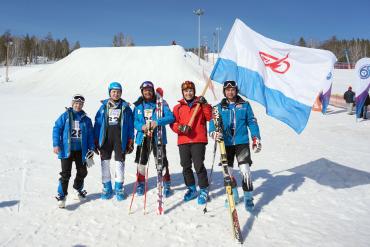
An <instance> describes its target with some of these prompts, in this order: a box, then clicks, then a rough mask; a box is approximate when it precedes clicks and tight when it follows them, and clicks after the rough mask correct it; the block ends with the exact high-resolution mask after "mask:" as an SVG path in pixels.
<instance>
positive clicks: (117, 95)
mask: <svg viewBox="0 0 370 247" xmlns="http://www.w3.org/2000/svg"><path fill="white" fill-rule="evenodd" d="M108 94H109V97H110V98H109V99H106V100H104V101H102V106H101V107H100V109H99V110H98V112H97V113H96V116H95V125H94V132H95V143H97V144H96V145H97V148H98V150H96V151H97V152H99V151H100V158H101V171H102V182H103V191H102V194H101V198H102V199H103V200H107V199H110V198H111V197H112V196H113V189H112V182H111V173H110V160H111V157H112V152H113V151H114V160H115V165H116V167H115V168H116V169H115V186H114V190H115V194H116V199H117V200H118V201H122V200H124V199H125V198H126V195H125V193H124V188H123V182H124V173H125V157H126V154H129V153H132V151H133V150H134V120H133V113H132V110H131V108H130V105H129V103H127V102H126V101H124V100H123V99H121V95H122V86H121V84H120V83H118V82H112V83H110V85H109V87H108Z"/></svg>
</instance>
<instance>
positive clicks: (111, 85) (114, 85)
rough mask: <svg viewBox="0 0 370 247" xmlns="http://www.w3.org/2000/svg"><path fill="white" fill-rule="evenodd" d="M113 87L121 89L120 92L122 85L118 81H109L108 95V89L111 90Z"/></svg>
mask: <svg viewBox="0 0 370 247" xmlns="http://www.w3.org/2000/svg"><path fill="white" fill-rule="evenodd" d="M113 89H115V90H121V92H122V86H121V84H120V83H119V82H111V83H110V84H109V87H108V94H109V96H110V91H111V90H113Z"/></svg>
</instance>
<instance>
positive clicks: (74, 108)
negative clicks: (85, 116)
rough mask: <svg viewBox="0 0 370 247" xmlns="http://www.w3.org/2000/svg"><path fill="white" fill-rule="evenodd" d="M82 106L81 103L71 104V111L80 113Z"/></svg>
mask: <svg viewBox="0 0 370 247" xmlns="http://www.w3.org/2000/svg"><path fill="white" fill-rule="evenodd" d="M83 106H84V103H82V102H73V104H72V109H73V110H74V111H75V112H80V111H81V110H82V107H83Z"/></svg>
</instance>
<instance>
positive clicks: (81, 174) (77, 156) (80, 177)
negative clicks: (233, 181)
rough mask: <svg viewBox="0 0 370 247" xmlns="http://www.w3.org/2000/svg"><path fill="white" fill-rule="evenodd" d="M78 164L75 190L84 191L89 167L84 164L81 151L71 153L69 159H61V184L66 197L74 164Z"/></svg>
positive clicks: (74, 184)
mask: <svg viewBox="0 0 370 247" xmlns="http://www.w3.org/2000/svg"><path fill="white" fill-rule="evenodd" d="M73 161H74V162H75V164H76V170H77V173H76V178H75V180H74V183H73V188H74V189H76V190H81V189H83V186H84V179H85V177H86V176H87V167H86V165H85V164H83V163H82V154H81V151H71V155H70V156H69V158H67V159H61V166H62V171H61V172H60V173H59V174H60V179H59V181H60V184H61V185H62V190H63V193H64V195H67V194H68V183H69V179H70V178H71V171H72V163H73Z"/></svg>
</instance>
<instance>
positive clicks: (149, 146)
mask: <svg viewBox="0 0 370 247" xmlns="http://www.w3.org/2000/svg"><path fill="white" fill-rule="evenodd" d="M151 151H153V155H154V157H155V158H157V151H158V147H157V145H155V142H154V138H148V137H146V136H145V137H144V140H143V144H142V145H138V146H137V147H136V156H135V163H136V164H140V165H144V166H145V165H146V164H147V163H148V159H149V155H150V153H151ZM163 168H164V169H165V175H164V177H163V180H164V181H169V180H170V172H169V169H168V160H167V151H166V145H163Z"/></svg>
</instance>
